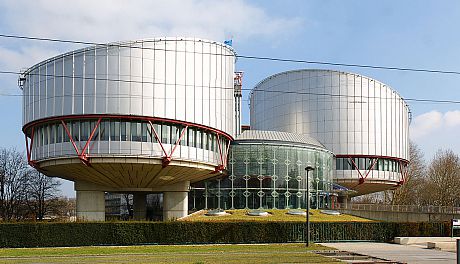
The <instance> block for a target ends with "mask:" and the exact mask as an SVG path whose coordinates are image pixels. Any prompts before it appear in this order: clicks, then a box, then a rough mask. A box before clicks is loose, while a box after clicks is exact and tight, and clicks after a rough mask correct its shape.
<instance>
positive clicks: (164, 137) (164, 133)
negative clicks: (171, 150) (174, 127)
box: [161, 125, 171, 144]
mask: <svg viewBox="0 0 460 264" xmlns="http://www.w3.org/2000/svg"><path fill="white" fill-rule="evenodd" d="M161 143H163V144H170V143H171V127H170V126H168V125H162V126H161Z"/></svg>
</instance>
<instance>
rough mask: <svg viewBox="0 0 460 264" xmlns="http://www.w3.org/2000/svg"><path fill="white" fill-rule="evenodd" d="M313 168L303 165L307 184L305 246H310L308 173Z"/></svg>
mask: <svg viewBox="0 0 460 264" xmlns="http://www.w3.org/2000/svg"><path fill="white" fill-rule="evenodd" d="M313 170H315V169H314V168H313V167H311V166H307V167H305V171H306V172H307V173H306V177H305V178H306V184H307V186H306V187H307V188H306V189H307V195H306V196H307V198H306V199H307V203H306V204H307V212H306V221H307V222H306V223H305V224H306V228H305V230H306V234H305V244H306V245H307V247H309V246H310V183H309V179H308V173H309V172H310V171H313Z"/></svg>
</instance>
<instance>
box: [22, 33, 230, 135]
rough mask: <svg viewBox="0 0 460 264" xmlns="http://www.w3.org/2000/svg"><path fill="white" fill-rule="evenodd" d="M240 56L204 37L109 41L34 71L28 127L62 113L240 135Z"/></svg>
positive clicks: (27, 97)
mask: <svg viewBox="0 0 460 264" xmlns="http://www.w3.org/2000/svg"><path fill="white" fill-rule="evenodd" d="M234 60H235V57H234V52H233V50H231V49H230V48H228V47H227V46H225V45H223V44H220V43H216V42H210V41H205V40H199V39H155V40H146V41H138V42H129V43H119V44H112V45H111V44H108V45H101V46H96V47H91V48H87V49H83V50H77V51H74V52H70V53H67V54H64V55H61V56H57V57H55V58H52V59H50V60H47V61H45V62H42V63H40V64H38V65H36V66H34V67H32V68H31V69H30V70H29V71H28V73H27V80H26V83H25V85H24V124H27V123H29V122H31V121H34V120H38V119H42V118H48V117H53V116H62V115H81V114H122V115H136V116H155V117H162V118H168V119H175V120H181V121H188V122H192V123H197V124H202V125H205V126H209V127H213V128H216V129H219V130H222V131H224V132H226V133H227V134H229V135H234V128H233V118H234V117H233V107H234V103H233V100H234V99H233V72H234Z"/></svg>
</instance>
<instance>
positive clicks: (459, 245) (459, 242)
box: [457, 239, 460, 264]
mask: <svg viewBox="0 0 460 264" xmlns="http://www.w3.org/2000/svg"><path fill="white" fill-rule="evenodd" d="M457 264H460V239H457Z"/></svg>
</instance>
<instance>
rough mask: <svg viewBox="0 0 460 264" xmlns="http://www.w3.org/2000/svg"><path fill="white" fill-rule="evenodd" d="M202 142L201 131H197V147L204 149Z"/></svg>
mask: <svg viewBox="0 0 460 264" xmlns="http://www.w3.org/2000/svg"><path fill="white" fill-rule="evenodd" d="M202 142H203V139H202V137H201V131H200V130H197V131H196V147H197V148H201V149H202V148H203V145H202Z"/></svg>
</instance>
